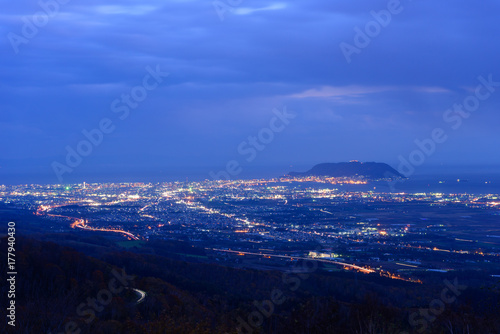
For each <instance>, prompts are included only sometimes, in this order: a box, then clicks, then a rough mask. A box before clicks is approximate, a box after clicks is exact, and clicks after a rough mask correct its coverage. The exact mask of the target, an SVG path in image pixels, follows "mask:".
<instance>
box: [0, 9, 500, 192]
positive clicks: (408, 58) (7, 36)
mask: <svg viewBox="0 0 500 334" xmlns="http://www.w3.org/2000/svg"><path fill="white" fill-rule="evenodd" d="M394 1H395V0H390V1H387V0H385V1H378V0H356V1H347V0H346V1H337V0H323V1H317V0H303V1H282V2H279V1H276V2H273V1H269V0H266V1H259V0H254V1H249V0H242V1H236V0H232V1H227V0H221V1H218V2H216V4H217V9H216V8H215V7H214V2H213V1H207V0H203V1H199V0H190V1H189V0H175V1H172V0H170V1H159V0H158V1H148V0H145V1H123V0H122V1H106V0H105V1H102V0H100V1H97V0H87V1H78V0H70V1H67V0H64V1H63V0H60V2H55V0H47V1H44V0H42V3H47V4H48V5H47V6H45V7H46V8H45V10H46V11H49V12H50V13H49V14H50V15H45V14H43V12H41V11H42V10H43V9H42V8H41V7H40V4H39V3H38V1H22V2H11V1H10V2H8V3H4V4H3V6H2V8H3V9H2V14H0V22H1V25H0V36H1V38H0V47H1V50H2V52H1V56H0V57H1V59H0V60H1V61H0V69H1V70H0V73H1V78H2V80H1V81H0V85H1V90H0V140H1V146H0V184H1V183H13V182H21V181H22V180H26V182H36V181H37V180H40V182H52V183H56V182H58V180H59V181H61V179H58V177H57V176H56V174H57V173H56V172H54V168H56V169H57V168H59V169H58V170H59V174H60V176H61V177H62V182H69V181H73V180H76V181H78V180H84V179H85V178H86V177H87V176H88V175H97V174H102V175H114V174H116V175H118V174H120V175H126V174H130V175H132V174H133V175H140V174H141V173H159V172H163V173H165V172H168V173H178V175H182V171H183V170H188V169H196V170H197V172H199V173H205V174H206V177H207V178H208V177H209V172H210V171H212V172H219V171H228V169H227V167H226V165H227V163H228V162H229V161H232V160H234V161H235V162H237V163H238V165H236V167H234V166H233V167H231V168H229V170H231V171H233V172H235V173H234V174H236V176H238V175H240V174H241V175H242V176H244V175H245V172H247V171H249V170H257V169H259V168H262V169H266V168H268V167H269V168H271V167H272V168H277V169H283V170H284V171H287V170H288V169H303V168H307V167H310V166H312V165H314V164H316V163H320V162H338V161H347V160H352V159H357V160H361V161H381V162H387V163H389V164H391V165H393V166H394V167H397V166H398V164H399V161H400V157H403V158H405V159H407V160H410V159H411V154H412V152H414V151H415V150H416V149H418V146H417V145H416V144H415V140H421V141H422V140H425V139H427V138H432V132H433V131H434V130H435V129H441V130H443V134H442V136H446V138H447V139H446V141H445V142H443V143H435V151H434V149H433V148H432V147H431V146H432V145H431V146H428V148H429V149H432V150H431V151H429V152H430V153H429V154H427V153H425V155H424V160H425V161H423V163H422V164H421V165H418V166H414V167H415V170H416V172H418V171H421V170H424V169H425V168H429V167H431V166H444V167H446V166H457V165H459V166H460V165H465V166H475V165H477V166H479V165H489V166H497V165H500V155H499V154H498V151H499V150H498V148H499V146H500V136H499V135H498V133H499V132H498V130H499V125H500V115H499V106H500V86H495V85H492V84H490V85H489V86H488V87H486V86H483V87H481V88H479V93H480V96H482V97H483V98H482V99H481V100H479V99H478V98H476V97H475V96H476V94H477V89H476V88H477V87H478V85H480V84H481V82H480V81H479V80H478V77H479V76H482V77H483V78H484V79H485V80H486V81H494V82H496V81H498V82H500V62H499V61H498V57H499V54H500V52H499V51H500V40H499V39H498V36H500V26H499V25H498V13H500V3H499V2H498V1H495V0H482V1H480V2H478V1H458V0H457V1H433V0H413V1H409V0H401V2H400V3H399V4H397V3H396V2H394ZM4 2H5V1H4ZM62 2H67V3H65V4H63V3H62ZM54 4H56V5H54ZM230 4H232V5H230ZM382 10H384V12H382V13H381V12H380V11H382ZM389 10H391V11H392V13H391V11H389ZM218 11H219V12H218ZM372 11H374V12H376V13H379V14H378V18H379V20H380V22H381V23H375V22H376V21H374V20H375V18H374V15H373V14H372V13H371V12H372ZM37 13H38V14H37ZM387 13H389V14H390V18H389V17H388V16H387V15H384V14H387ZM39 14H43V15H39ZM33 15H35V17H34V16H33ZM37 15H38V16H37ZM375 16H377V15H375ZM356 27H357V28H359V30H361V31H364V33H363V34H364V36H361V37H360V36H356V35H357V34H358V33H357V32H356V31H359V30H358V29H357V28H356ZM366 29H368V32H366ZM370 29H371V30H370ZM366 34H367V35H366ZM370 36H371V37H370ZM367 39H368V40H367ZM342 43H344V44H342ZM342 45H343V46H344V52H343V51H342ZM346 45H349V47H350V48H351V49H349V50H351V51H352V50H353V48H356V52H352V53H351V54H349V55H348V57H347V58H349V61H348V60H347V58H346V56H345V54H344V53H345V46H346ZM147 68H148V69H149V70H148V69H147ZM157 70H159V71H160V73H164V72H168V73H169V74H168V76H166V75H165V74H161V75H158V74H156V77H155V76H152V75H151V74H150V72H154V71H157ZM148 75H149V77H148ZM155 78H156V79H155ZM144 80H145V81H144ZM144 82H145V83H144ZM144 85H147V87H146V88H148V89H146V88H144V87H145V86H144ZM134 87H135V88H134ZM131 93H132V95H135V96H136V98H137V99H138V100H137V101H136V102H134V100H133V98H132V100H128V101H129V102H128V103H129V104H128V106H127V102H125V101H126V100H122V98H123V96H125V98H126V95H130V94H131ZM144 93H146V94H147V97H146V96H144ZM464 101H467V102H470V103H471V105H470V106H469V107H468V108H470V109H472V110H473V111H472V112H466V111H465V112H462V114H460V113H457V112H456V111H454V112H451V111H450V112H449V113H447V110H448V109H450V108H452V109H453V105H454V104H461V103H464ZM477 101H479V105H478V106H475V105H474V103H475V102H477ZM112 105H113V106H112ZM120 107H121V108H122V109H118V108H120ZM126 109H128V111H127V112H128V114H126V111H125V110H126ZM285 109H286V110H287V113H290V114H293V115H294V118H293V119H292V118H290V119H287V120H286V121H283V120H280V119H278V120H275V119H274V118H275V117H276V112H277V111H279V112H280V113H283V110H285ZM273 110H274V112H273ZM464 115H466V116H464ZM120 116H121V118H122V119H121V118H120ZM103 120H104V122H105V123H106V122H107V121H106V120H109V121H110V122H111V123H110V124H107V126H108V127H107V128H106V127H105V128H106V129H107V130H108V133H104V134H103V136H102V138H101V137H99V136H98V135H96V137H95V138H94V139H95V142H96V143H98V144H96V145H94V144H92V147H91V148H90V149H91V150H92V152H91V153H89V154H87V155H86V156H83V157H81V159H78V158H75V160H73V161H72V162H73V163H74V164H73V167H72V166H70V165H69V164H68V163H67V161H66V158H67V148H68V147H69V148H70V149H74V150H75V151H76V150H77V148H78V145H79V143H81V142H82V141H84V140H86V137H85V136H84V135H83V134H82V131H83V130H88V131H90V130H92V129H95V128H98V127H99V126H100V123H101V122H102V121H103ZM459 122H461V123H459ZM271 123H274V127H273V129H274V130H271V131H269V129H270V124H271ZM282 125H283V126H282ZM278 129H279V131H276V130H278ZM259 134H260V135H261V137H260V139H259ZM249 136H255V137H256V138H257V140H258V141H259V142H258V143H257V144H256V145H257V146H252V144H251V141H250V140H249ZM263 139H265V142H262V140H263ZM82 145H83V146H82ZM238 148H240V149H238ZM80 149H81V152H88V149H89V147H87V146H85V144H81V145H80ZM85 149H87V151H85ZM252 150H254V152H251V151H252ZM242 152H244V153H242ZM77 153H78V152H77ZM253 153H256V154H253ZM418 158H421V156H418V154H416V155H415V154H414V156H413V161H414V162H416V161H418ZM70 161H71V160H70ZM54 163H56V167H54ZM291 165H293V166H294V167H290V166H291ZM61 166H65V167H61ZM240 168H241V170H240ZM471 168H472V167H471ZM69 169H71V171H69ZM269 170H270V169H269ZM42 179H43V180H42Z"/></svg>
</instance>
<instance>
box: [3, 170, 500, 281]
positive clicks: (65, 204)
mask: <svg viewBox="0 0 500 334" xmlns="http://www.w3.org/2000/svg"><path fill="white" fill-rule="evenodd" d="M356 184H359V185H366V184H367V181H365V180H362V179H361V180H360V179H350V178H332V177H330V178H329V177H282V178H276V179H260V180H237V181H204V182H172V183H89V184H87V183H81V184H74V185H65V186H62V185H34V184H32V185H18V186H0V201H1V202H3V203H4V204H8V205H9V207H13V208H18V209H23V210H28V211H29V212H31V213H32V214H33V215H36V216H38V217H39V218H41V219H38V221H39V223H37V224H38V225H39V226H37V228H38V229H39V230H40V231H44V232H49V231H50V232H51V233H67V232H69V231H72V232H73V233H75V232H76V233H82V234H89V233H93V234H94V235H96V234H99V235H100V236H103V237H105V238H108V239H111V240H113V241H114V242H116V244H117V245H120V246H123V247H126V248H131V247H137V248H141V247H144V246H145V245H147V243H148V242H149V241H151V240H173V241H182V242H184V243H186V244H188V245H189V247H190V248H191V249H187V250H179V251H178V253H177V254H176V255H178V256H179V257H180V258H185V259H195V260H197V261H201V262H207V263H208V262H211V263H214V262H215V263H224V265H225V266H230V267H231V266H232V267H236V268H252V269H263V270H267V269H274V270H287V268H289V266H290V263H292V262H295V261H300V260H303V259H308V260H310V261H315V262H317V264H318V266H319V268H321V270H324V271H326V272H335V271H356V272H359V273H362V274H366V275H379V276H384V277H388V278H391V279H395V280H404V281H408V282H412V283H415V284H422V280H421V277H422V275H424V274H425V272H427V273H428V272H451V271H458V270H478V271H479V270H482V271H487V272H491V273H494V272H495V271H496V272H498V271H499V269H500V226H498V224H495V222H498V216H499V215H500V196H499V195H497V194H489V195H481V196H477V195H470V194H441V193H380V192H377V191H376V189H374V190H372V191H348V190H343V187H344V186H346V185H351V186H352V185H356Z"/></svg>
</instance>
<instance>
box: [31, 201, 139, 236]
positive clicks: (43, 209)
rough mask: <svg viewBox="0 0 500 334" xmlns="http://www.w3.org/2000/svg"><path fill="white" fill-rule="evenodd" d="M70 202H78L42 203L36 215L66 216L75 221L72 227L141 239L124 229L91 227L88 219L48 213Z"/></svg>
mask: <svg viewBox="0 0 500 334" xmlns="http://www.w3.org/2000/svg"><path fill="white" fill-rule="evenodd" d="M69 204H76V203H74V202H72V203H66V204H62V205H54V206H48V205H41V206H40V208H38V210H37V211H36V213H35V214H36V215H39V216H41V215H46V216H48V217H58V218H65V219H68V220H73V221H74V222H73V223H72V224H71V225H70V227H71V228H79V229H82V230H87V231H97V232H113V233H119V234H121V235H124V236H126V237H127V238H129V239H131V240H140V239H139V238H138V237H136V236H135V235H133V234H132V233H130V232H128V231H124V230H119V229H111V228H98V227H91V226H89V225H87V223H88V221H87V220H84V219H82V218H76V217H69V216H62V215H55V214H51V213H48V212H49V211H50V210H52V209H55V208H60V207H63V206H66V205H69Z"/></svg>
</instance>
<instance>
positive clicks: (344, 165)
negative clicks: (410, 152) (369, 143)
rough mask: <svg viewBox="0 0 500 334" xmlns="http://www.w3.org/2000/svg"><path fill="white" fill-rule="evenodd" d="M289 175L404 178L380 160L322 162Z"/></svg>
mask: <svg viewBox="0 0 500 334" xmlns="http://www.w3.org/2000/svg"><path fill="white" fill-rule="evenodd" d="M288 175H289V176H294V177H297V176H329V177H360V176H362V177H364V178H366V179H384V178H404V176H403V175H401V174H400V173H399V172H398V171H397V170H395V169H394V168H392V167H391V166H389V165H388V164H385V163H380V162H359V161H351V162H339V163H322V164H319V165H316V166H314V167H313V168H311V169H310V170H309V171H307V172H304V173H300V172H290V173H289V174H288Z"/></svg>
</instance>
